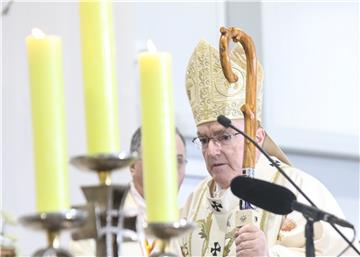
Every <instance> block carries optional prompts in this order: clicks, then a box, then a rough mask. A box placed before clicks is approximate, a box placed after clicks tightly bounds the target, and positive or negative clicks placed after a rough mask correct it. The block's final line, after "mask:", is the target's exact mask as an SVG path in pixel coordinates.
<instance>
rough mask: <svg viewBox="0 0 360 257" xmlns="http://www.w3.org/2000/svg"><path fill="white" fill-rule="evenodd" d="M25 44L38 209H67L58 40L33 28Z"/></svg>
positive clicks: (62, 90)
mask: <svg viewBox="0 0 360 257" xmlns="http://www.w3.org/2000/svg"><path fill="white" fill-rule="evenodd" d="M26 46H27V53H28V61H29V77H30V86H31V102H32V119H33V138H34V141H33V144H34V157H35V174H36V176H35V182H36V202H37V210H38V211H39V212H42V211H59V210H64V209H68V208H69V190H68V166H67V163H68V154H67V142H66V126H65V124H66V123H65V113H64V82H63V70H62V52H61V40H60V38H59V37H56V36H45V35H44V34H43V33H42V32H41V31H40V30H36V29H34V30H33V35H31V36H28V37H27V38H26Z"/></svg>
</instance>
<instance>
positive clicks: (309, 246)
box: [305, 216, 315, 257]
mask: <svg viewBox="0 0 360 257" xmlns="http://www.w3.org/2000/svg"><path fill="white" fill-rule="evenodd" d="M305 218H306V225H305V238H306V243H305V245H306V248H305V253H306V254H305V255H306V257H315V247H314V220H313V219H311V218H309V217H306V216H305Z"/></svg>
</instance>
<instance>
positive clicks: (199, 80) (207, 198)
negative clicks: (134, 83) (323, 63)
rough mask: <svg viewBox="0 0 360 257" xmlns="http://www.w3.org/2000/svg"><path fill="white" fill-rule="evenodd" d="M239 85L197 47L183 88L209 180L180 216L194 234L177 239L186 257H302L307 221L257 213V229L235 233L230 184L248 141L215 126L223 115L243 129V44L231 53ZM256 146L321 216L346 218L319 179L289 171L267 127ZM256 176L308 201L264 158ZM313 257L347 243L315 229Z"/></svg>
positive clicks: (208, 51)
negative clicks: (304, 195)
mask: <svg viewBox="0 0 360 257" xmlns="http://www.w3.org/2000/svg"><path fill="white" fill-rule="evenodd" d="M231 63H232V67H233V70H234V72H235V73H236V74H237V76H238V77H239V80H238V82H236V83H232V84H230V83H228V82H227V81H226V79H225V77H224V75H223V72H222V69H221V65H220V60H219V53H218V51H217V50H216V49H215V48H214V47H212V46H211V45H210V44H208V43H207V42H205V41H201V42H200V43H199V44H198V45H197V47H196V48H195V50H194V52H193V54H192V56H191V58H190V61H189V64H188V68H187V73H186V89H187V94H188V98H189V101H190V105H191V108H192V111H193V114H194V118H195V122H196V124H197V134H198V136H197V137H196V138H195V139H194V140H193V142H194V143H196V144H197V145H198V146H199V147H200V149H201V151H202V154H203V157H204V160H205V162H206V167H207V170H208V172H209V174H210V176H211V177H208V178H206V179H205V180H204V181H203V182H202V183H200V185H199V186H198V187H197V188H196V189H195V190H194V191H193V193H192V194H191V195H190V197H189V198H188V200H187V203H186V205H185V207H184V210H183V214H182V216H183V217H184V218H186V219H188V220H191V221H194V222H195V224H196V228H195V229H194V231H192V232H191V233H190V234H189V235H187V236H185V237H184V238H182V239H181V240H180V245H181V251H182V254H183V256H185V257H188V256H238V257H240V256H244V257H245V256H304V254H305V238H304V225H305V223H306V221H305V219H304V218H303V217H302V215H301V214H299V213H297V212H293V213H291V214H289V215H287V216H280V215H275V214H272V213H269V212H266V211H264V210H261V209H257V213H258V218H259V221H260V222H259V226H256V225H252V224H248V225H244V226H242V227H241V228H238V227H237V225H236V224H237V220H236V216H237V215H235V214H236V212H238V210H239V199H238V198H236V197H235V196H234V195H233V194H232V193H231V190H230V188H229V186H230V182H231V180H232V179H233V178H234V177H236V176H239V175H242V162H243V149H244V139H243V137H242V136H241V135H240V134H239V133H236V131H234V130H232V129H230V128H227V129H226V128H224V127H223V126H221V125H220V124H218V123H217V121H216V119H217V116H218V115H220V114H223V115H225V116H227V117H228V118H230V119H231V120H232V124H233V125H234V126H236V127H238V128H239V129H242V130H243V128H244V120H243V114H242V112H241V111H240V107H241V106H242V105H243V104H244V101H245V78H246V57H245V54H244V50H243V48H242V47H241V45H238V46H237V47H236V48H235V49H234V50H233V51H232V53H231ZM257 66H258V71H257V74H258V81H257V86H258V88H257V91H258V96H257V114H258V117H257V119H258V121H259V122H261V106H262V77H263V73H262V68H261V66H260V64H258V65H257ZM256 141H257V142H258V143H259V144H260V145H262V146H263V147H264V148H265V150H266V151H267V152H268V153H269V154H271V155H272V156H274V157H273V158H274V160H276V162H278V163H279V165H280V166H281V167H282V169H284V170H285V171H286V172H287V174H288V175H289V176H290V177H291V178H292V179H293V180H294V181H295V183H296V184H297V185H299V186H300V187H301V188H302V189H303V191H305V192H306V193H307V194H308V195H309V196H310V197H311V198H312V200H313V201H314V202H315V204H317V205H318V206H319V208H321V209H323V210H328V211H329V212H331V213H333V214H335V215H338V216H339V217H342V216H343V214H342V212H341V210H340V208H339V206H338V204H337V203H336V201H335V199H334V198H333V196H332V195H331V194H330V192H329V191H328V190H327V189H326V188H325V187H324V186H323V185H322V184H321V183H320V182H319V181H317V180H316V179H315V178H313V177H311V176H309V175H307V174H305V173H303V172H301V171H299V170H297V169H295V168H293V167H291V165H290V163H289V161H288V159H287V158H286V156H285V155H284V154H283V152H282V151H281V150H280V149H279V148H278V147H277V145H276V144H275V143H274V142H273V141H272V140H271V139H270V138H269V137H268V135H267V134H266V132H265V131H264V129H263V128H261V127H259V128H258V129H257V131H256ZM255 177H256V178H259V179H262V180H266V181H269V182H273V183H277V184H280V185H283V186H285V187H288V188H289V189H290V190H292V191H293V192H294V193H295V194H296V195H297V197H298V200H299V201H302V202H304V203H306V201H305V200H304V199H303V198H302V197H301V195H299V194H298V192H296V191H295V189H294V188H293V187H292V186H291V185H290V184H289V183H288V181H286V180H285V178H284V177H283V176H282V175H281V174H279V173H278V171H277V169H276V168H275V167H273V166H272V165H271V164H270V162H268V160H267V159H265V157H263V156H261V155H260V154H259V152H257V153H256V167H255ZM314 242H315V250H316V255H336V254H339V253H340V251H341V250H342V249H343V248H345V246H346V243H345V242H344V241H343V240H342V238H341V237H340V236H339V235H337V234H336V232H335V231H334V230H333V228H331V227H330V225H328V224H326V223H323V222H317V223H315V228H314Z"/></svg>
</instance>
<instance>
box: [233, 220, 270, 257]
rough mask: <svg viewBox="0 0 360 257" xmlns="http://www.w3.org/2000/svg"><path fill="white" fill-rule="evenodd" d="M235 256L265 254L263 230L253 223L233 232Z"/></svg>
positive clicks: (247, 256) (245, 256) (243, 256)
mask: <svg viewBox="0 0 360 257" xmlns="http://www.w3.org/2000/svg"><path fill="white" fill-rule="evenodd" d="M235 236H236V239H235V245H236V257H251V256H256V257H258V256H267V252H268V249H267V243H266V238H265V234H264V232H262V231H261V230H260V229H259V228H257V227H256V226H254V225H245V226H243V227H241V228H240V229H239V230H238V231H237V232H236V233H235Z"/></svg>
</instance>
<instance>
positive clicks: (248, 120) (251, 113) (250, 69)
mask: <svg viewBox="0 0 360 257" xmlns="http://www.w3.org/2000/svg"><path fill="white" fill-rule="evenodd" d="M220 32H221V37H220V41H219V52H220V61H221V67H222V70H223V72H224V76H225V78H226V79H227V80H228V81H229V82H230V83H234V82H236V81H237V80H238V77H237V76H236V74H235V73H234V72H233V71H232V68H231V63H230V57H229V50H228V48H229V41H230V40H231V39H232V40H233V41H234V42H236V43H237V42H240V43H241V45H242V46H243V48H244V50H245V55H246V91H245V92H246V96H245V104H244V105H243V106H242V107H241V111H242V113H243V114H244V119H245V133H246V134H248V135H249V136H250V137H251V138H253V139H254V140H255V137H256V129H257V121H256V68H257V67H256V65H257V61H256V51H255V45H254V43H253V41H252V39H251V37H250V36H249V35H247V34H246V33H245V32H243V31H241V30H240V29H238V28H233V27H232V28H224V27H222V28H220ZM254 168H255V146H254V145H253V144H252V143H251V142H250V141H249V140H247V139H245V144H244V159H243V170H245V171H250V174H253V172H252V171H253V170H254Z"/></svg>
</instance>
